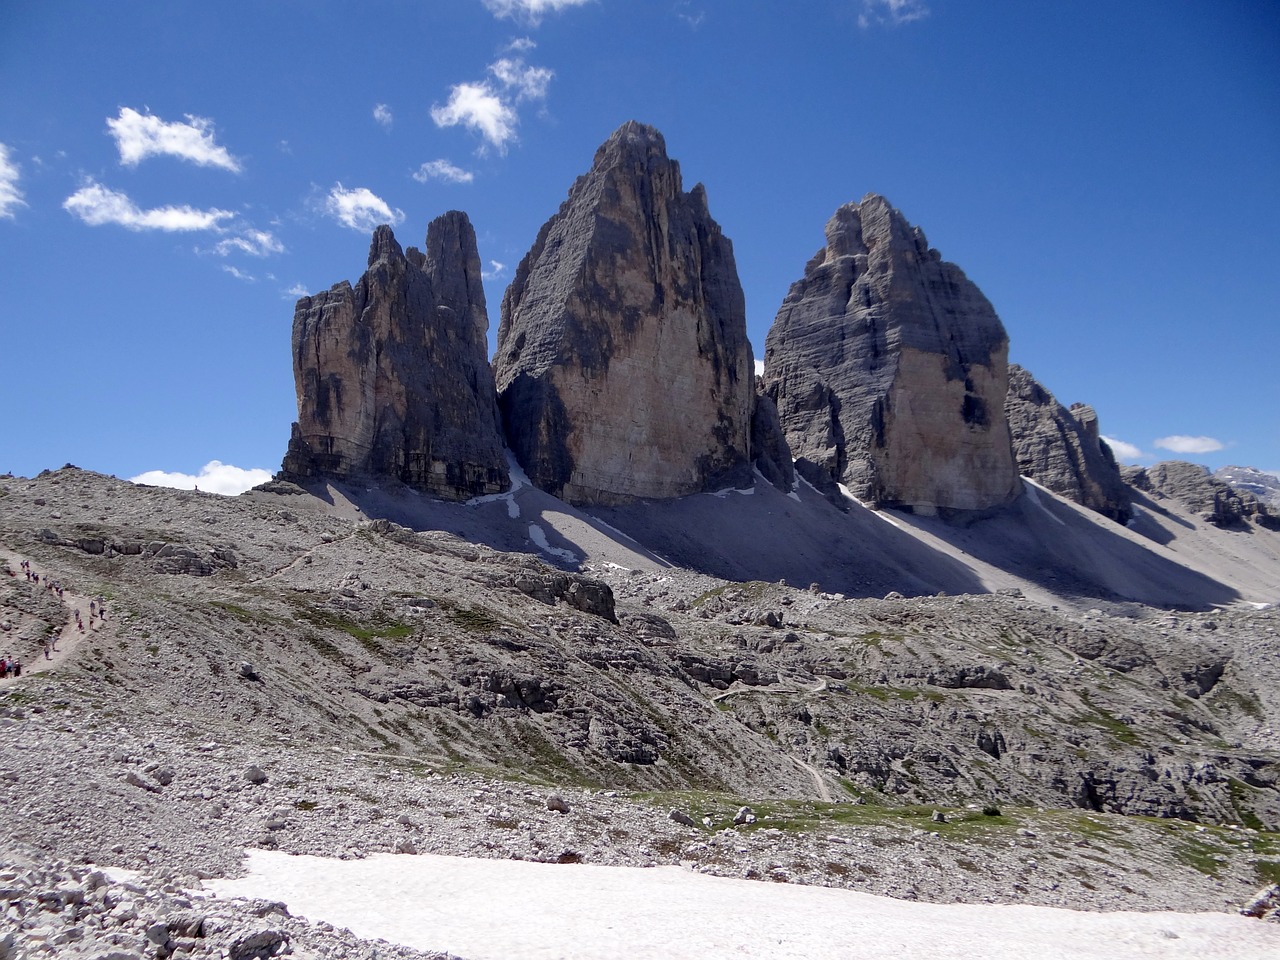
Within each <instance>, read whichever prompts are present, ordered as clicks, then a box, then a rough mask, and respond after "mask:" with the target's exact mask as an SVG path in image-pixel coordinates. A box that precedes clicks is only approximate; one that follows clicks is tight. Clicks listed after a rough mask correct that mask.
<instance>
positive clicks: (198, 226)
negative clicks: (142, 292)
mask: <svg viewBox="0 0 1280 960" xmlns="http://www.w3.org/2000/svg"><path fill="white" fill-rule="evenodd" d="M62 209H64V210H66V211H67V212H68V213H70V214H71V215H72V216H74V217H78V218H80V219H81V220H83V221H84V222H85V223H87V224H89V226H91V227H100V226H102V225H103V224H107V223H112V224H116V225H118V226H121V227H124V228H126V229H128V230H164V231H166V232H170V233H173V232H179V231H191V230H216V229H217V228H218V224H220V223H221V222H222V221H223V220H230V219H231V218H233V217H234V216H235V214H234V213H233V212H232V211H230V210H218V209H216V208H211V209H209V210H197V209H195V208H194V207H189V206H186V205H185V204H184V205H183V206H180V207H173V206H169V207H153V208H152V209H150V210H143V209H140V208H139V207H138V206H137V204H135V203H134V202H133V201H132V200H130V199H129V197H128V196H127V195H126V194H123V193H120V192H118V191H116V190H108V189H107V188H106V187H104V186H102V184H100V183H96V182H94V181H93V180H90V181H88V183H87V184H86V185H85V186H83V187H81V188H80V189H79V190H77V191H76V192H75V193H73V194H72V195H71V196H69V197H67V199H66V200H64V201H63V202H62Z"/></svg>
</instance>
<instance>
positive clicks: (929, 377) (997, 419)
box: [764, 194, 1021, 514]
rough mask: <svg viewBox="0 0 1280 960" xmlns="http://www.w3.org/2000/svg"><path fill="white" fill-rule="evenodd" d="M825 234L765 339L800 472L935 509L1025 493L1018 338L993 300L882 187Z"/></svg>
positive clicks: (830, 487) (959, 509) (770, 379)
mask: <svg viewBox="0 0 1280 960" xmlns="http://www.w3.org/2000/svg"><path fill="white" fill-rule="evenodd" d="M826 235H827V245H826V246H825V247H824V248H823V249H822V250H819V251H818V253H817V255H816V256H814V258H813V259H812V260H810V261H809V263H808V265H807V266H806V267H805V272H804V277H803V278H802V279H800V280H798V281H796V282H795V283H794V284H792V286H791V290H790V292H789V293H788V294H787V297H786V299H785V300H784V301H783V303H782V307H781V309H779V311H778V315H777V318H776V319H775V320H774V324H773V327H772V329H771V330H770V331H769V335H768V338H767V339H766V340H765V357H764V364H765V373H764V379H765V388H766V390H767V391H768V393H769V395H770V396H771V397H773V399H774V401H775V402H776V403H777V406H778V413H779V416H780V418H781V422H782V427H783V430H784V432H785V434H786V438H787V441H788V443H789V444H790V446H791V452H792V454H793V455H794V456H795V458H796V468H797V470H798V471H799V472H800V474H801V475H802V476H803V477H804V478H805V479H807V480H808V481H809V482H810V483H812V484H814V485H815V486H817V487H818V488H819V489H823V490H826V491H827V492H828V493H833V492H834V489H835V485H836V484H838V483H839V484H844V485H846V486H847V487H848V489H849V491H850V492H851V493H852V494H853V496H854V497H856V498H858V499H859V500H862V501H865V502H869V503H871V504H874V505H879V506H897V507H905V508H908V509H911V510H914V511H916V512H919V513H926V514H931V513H937V512H939V511H941V512H943V513H946V514H951V513H969V512H976V511H983V510H987V509H990V508H992V507H996V506H999V505H1001V504H1004V503H1007V502H1008V501H1010V500H1012V499H1014V498H1015V497H1016V496H1017V495H1018V494H1019V492H1020V490H1021V482H1020V480H1019V478H1018V469H1017V465H1016V464H1015V462H1014V459H1013V451H1012V448H1011V446H1010V442H1009V428H1008V424H1007V422H1006V420H1005V414H1004V399H1005V393H1006V392H1007V387H1008V370H1007V362H1008V346H1009V340H1008V337H1007V336H1006V334H1005V331H1004V326H1003V325H1002V324H1001V323H1000V318H999V317H997V316H996V313H995V310H993V309H992V307H991V304H990V303H989V302H988V301H987V299H986V297H984V296H983V295H982V292H981V291H980V290H979V289H978V288H977V287H976V286H975V285H974V284H973V283H972V282H970V281H969V279H968V278H967V277H965V275H964V273H963V272H962V271H961V270H960V268H959V267H957V266H955V265H954V264H950V263H946V262H944V261H943V260H942V258H941V256H940V255H939V254H938V252H937V251H936V250H932V249H930V248H929V245H928V243H927V242H926V240H925V236H924V234H923V233H922V232H921V231H920V229H919V228H918V227H912V226H911V225H910V224H909V223H907V221H906V219H905V218H904V217H903V216H902V214H901V213H899V212H898V211H897V210H895V209H894V208H893V207H891V206H890V205H889V203H888V201H886V200H885V199H884V198H883V197H880V196H876V195H875V194H868V195H867V196H866V197H864V198H863V199H862V202H861V203H850V204H847V205H846V206H843V207H841V208H840V209H839V210H837V211H836V213H835V216H833V217H832V218H831V220H830V222H829V223H828V224H827V229H826Z"/></svg>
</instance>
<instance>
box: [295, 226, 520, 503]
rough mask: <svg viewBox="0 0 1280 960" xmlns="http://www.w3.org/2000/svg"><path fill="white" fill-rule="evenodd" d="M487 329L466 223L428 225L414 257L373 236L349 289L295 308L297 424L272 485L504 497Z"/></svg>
mask: <svg viewBox="0 0 1280 960" xmlns="http://www.w3.org/2000/svg"><path fill="white" fill-rule="evenodd" d="M488 326H489V320H488V312H487V310H486V307H485V298H484V288H483V287H482V285H481V281H480V255H479V253H478V252H477V248H476V238H475V231H474V230H473V229H472V227H471V222H470V221H469V220H468V219H467V216H466V214H464V213H459V212H457V211H453V212H451V213H446V214H445V215H443V216H441V217H438V218H437V219H435V220H433V221H432V222H431V224H430V226H429V227H428V228H427V242H426V252H425V253H422V252H420V251H418V250H417V249H416V248H414V247H410V248H409V249H408V250H407V251H402V250H401V248H400V244H399V243H397V242H396V239H395V236H394V234H393V233H392V232H391V228H390V227H388V226H385V225H384V226H380V227H378V228H377V229H376V230H374V232H373V241H372V244H371V245H370V249H369V265H368V270H367V271H366V272H365V274H364V276H363V277H361V278H360V281H359V283H357V284H356V285H355V286H354V287H352V286H351V285H350V284H349V283H347V282H346V281H343V282H342V283H339V284H337V285H336V286H334V287H332V288H330V289H329V290H327V291H325V292H323V293H319V294H316V295H315V296H312V297H303V298H302V299H301V300H299V301H298V304H297V307H296V308H295V311H294V318H293V372H294V384H295V387H296V389H297V395H298V421H297V422H296V423H295V424H294V426H293V435H292V438H291V439H290V441H289V449H288V452H287V453H286V454H285V458H284V465H283V468H282V470H281V472H280V474H279V475H278V476H277V479H278V480H280V481H293V482H303V481H306V480H309V479H313V478H319V477H328V478H336V479H345V478H348V477H365V478H371V479H374V480H385V479H391V480H398V481H401V482H403V483H405V484H406V485H408V486H410V487H412V488H414V489H416V490H421V491H423V492H426V493H429V494H431V495H433V496H437V497H442V498H445V499H450V500H465V499H468V498H470V497H474V496H478V495H482V494H491V493H498V492H501V491H502V490H505V489H506V488H507V486H508V484H509V478H508V475H507V465H506V455H505V453H504V452H503V449H502V437H501V432H500V429H499V422H498V413H497V405H496V400H495V397H494V389H493V374H492V370H491V368H490V366H489V362H488V359H487V358H488V344H487V340H486V331H487V329H488Z"/></svg>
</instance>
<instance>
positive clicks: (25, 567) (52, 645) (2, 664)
mask: <svg viewBox="0 0 1280 960" xmlns="http://www.w3.org/2000/svg"><path fill="white" fill-rule="evenodd" d="M18 568H19V569H20V570H21V571H22V575H23V576H24V577H26V579H27V582H28V583H34V584H35V585H36V586H38V587H44V588H45V589H46V590H48V591H49V592H50V593H53V594H56V595H57V597H58V599H59V600H61V599H63V596H62V594H63V587H62V584H61V583H60V582H59V581H57V580H52V579H50V578H49V575H48V574H41V573H38V572H36V570H35V569H33V568H32V566H31V561H30V560H22V561H21V562H19V564H18ZM0 569H3V570H4V572H6V573H7V574H9V576H17V574H15V573H14V572H13V568H12V567H8V566H7V565H6V566H4V567H3V568H0ZM72 612H73V613H74V614H75V618H76V629H77V630H79V631H80V632H81V633H84V615H83V614H82V613H81V612H80V608H79V607H74V608H73V610H72ZM95 617H96V618H97V619H98V620H99V621H103V620H106V619H107V600H106V598H105V597H94V598H93V599H91V600H90V601H89V626H90V628H92V627H93V621H94V618H95ZM57 649H58V634H57V633H56V632H53V633H50V634H49V635H48V636H47V637H45V639H44V658H45V659H46V660H51V659H53V656H52V655H53V653H55V652H57ZM20 676H22V663H21V662H20V661H18V660H16V659H15V658H14V657H12V656H8V655H6V656H4V657H0V679H8V678H10V677H20Z"/></svg>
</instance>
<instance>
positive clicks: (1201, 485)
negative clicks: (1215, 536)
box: [1124, 460, 1280, 530]
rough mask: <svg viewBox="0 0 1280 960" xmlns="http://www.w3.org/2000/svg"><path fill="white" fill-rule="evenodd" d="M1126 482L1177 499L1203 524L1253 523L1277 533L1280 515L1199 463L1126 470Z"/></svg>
mask: <svg viewBox="0 0 1280 960" xmlns="http://www.w3.org/2000/svg"><path fill="white" fill-rule="evenodd" d="M1124 479H1125V481H1126V482H1127V483H1128V484H1129V485H1130V486H1131V487H1133V488H1134V489H1136V490H1141V491H1142V492H1144V493H1149V494H1153V495H1155V496H1156V497H1160V498H1163V497H1167V498H1169V499H1171V500H1176V501H1177V502H1178V503H1180V504H1182V505H1183V506H1184V507H1186V508H1187V509H1189V510H1190V511H1191V512H1192V513H1195V514H1198V515H1199V517H1200V519H1202V520H1204V521H1205V522H1206V523H1212V524H1213V525H1214V526H1217V527H1239V526H1242V525H1243V524H1247V523H1254V524H1257V525H1258V526H1260V527H1265V528H1266V529H1268V530H1280V515H1277V514H1276V513H1273V512H1272V510H1271V509H1270V508H1269V507H1268V506H1267V504H1266V503H1264V502H1263V501H1262V500H1259V499H1258V498H1257V497H1256V496H1254V495H1253V494H1252V493H1249V492H1248V491H1245V490H1237V489H1235V488H1233V487H1231V486H1229V485H1228V484H1225V483H1223V482H1222V481H1221V480H1218V479H1216V478H1215V477H1213V476H1211V475H1210V473H1209V469H1208V468H1207V467H1203V466H1201V465H1200V464H1198V463H1187V462H1185V461H1183V460H1167V461H1165V462H1163V463H1157V464H1156V465H1155V466H1151V467H1127V468H1125V471H1124Z"/></svg>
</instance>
